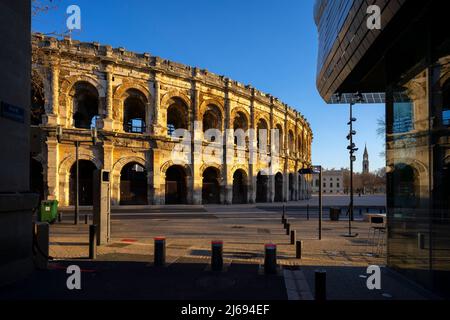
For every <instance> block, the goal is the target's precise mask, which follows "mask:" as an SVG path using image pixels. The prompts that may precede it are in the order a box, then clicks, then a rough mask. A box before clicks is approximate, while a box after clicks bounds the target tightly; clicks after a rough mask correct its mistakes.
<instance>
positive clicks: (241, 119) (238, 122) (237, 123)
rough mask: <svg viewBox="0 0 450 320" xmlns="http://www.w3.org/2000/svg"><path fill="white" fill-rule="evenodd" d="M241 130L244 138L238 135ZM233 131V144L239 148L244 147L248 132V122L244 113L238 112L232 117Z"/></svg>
mask: <svg viewBox="0 0 450 320" xmlns="http://www.w3.org/2000/svg"><path fill="white" fill-rule="evenodd" d="M239 129H241V130H242V131H243V132H244V134H245V136H240V135H238V130H239ZM233 130H234V144H235V145H237V146H240V147H245V146H246V143H247V142H248V137H247V135H246V133H247V130H248V120H247V117H246V115H245V114H244V113H242V112H240V111H238V112H236V115H235V116H234V121H233Z"/></svg>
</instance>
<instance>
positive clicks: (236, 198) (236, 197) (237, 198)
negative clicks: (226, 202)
mask: <svg viewBox="0 0 450 320" xmlns="http://www.w3.org/2000/svg"><path fill="white" fill-rule="evenodd" d="M241 203H247V174H246V173H245V171H244V170H241V169H238V170H236V171H235V172H234V174H233V204H241Z"/></svg>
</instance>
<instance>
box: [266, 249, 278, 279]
mask: <svg viewBox="0 0 450 320" xmlns="http://www.w3.org/2000/svg"><path fill="white" fill-rule="evenodd" d="M264 273H265V274H276V273H277V246H276V245H275V244H266V245H265V255H264Z"/></svg>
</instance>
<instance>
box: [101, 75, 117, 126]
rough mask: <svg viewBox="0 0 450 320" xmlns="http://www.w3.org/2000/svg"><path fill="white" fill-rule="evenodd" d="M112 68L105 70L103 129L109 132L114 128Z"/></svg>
mask: <svg viewBox="0 0 450 320" xmlns="http://www.w3.org/2000/svg"><path fill="white" fill-rule="evenodd" d="M113 76H114V71H113V68H112V67H110V66H108V67H107V68H106V115H105V118H104V119H103V129H104V130H108V131H111V130H113V128H114V120H113Z"/></svg>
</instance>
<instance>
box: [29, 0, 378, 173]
mask: <svg viewBox="0 0 450 320" xmlns="http://www.w3.org/2000/svg"><path fill="white" fill-rule="evenodd" d="M41 1H42V0H41ZM313 3H314V1H313V0H278V1H273V0H190V1H185V0H167V1H154V0H128V1H123V0H108V1H107V0H98V1H92V0H91V1H87V0H80V1H74V0H71V1H67V0H59V1H58V0H56V5H57V7H56V8H55V9H53V10H50V11H48V12H47V13H43V14H39V15H38V16H36V17H35V18H34V19H33V31H39V32H43V33H50V32H57V33H62V32H64V31H65V28H66V18H67V15H66V8H67V7H68V6H69V5H72V4H76V5H78V6H79V7H80V8H81V23H82V30H81V31H75V32H74V33H73V35H72V37H73V38H74V39H78V40H81V41H97V42H100V43H102V44H110V45H112V46H114V47H125V48H126V49H127V50H131V51H136V52H150V53H151V54H152V55H157V56H160V57H162V58H165V59H170V60H174V61H177V62H181V63H184V64H187V65H191V66H198V67H200V68H205V69H208V70H210V71H211V72H214V73H216V74H220V75H226V76H228V77H230V78H232V79H234V80H237V81H239V82H242V83H245V84H251V85H253V86H254V87H256V88H258V89H260V90H261V91H263V92H267V93H271V94H272V95H274V96H276V97H278V98H280V99H281V100H282V101H284V102H286V103H288V104H289V105H291V106H292V107H294V108H296V109H297V110H299V111H300V112H301V113H302V114H303V115H305V117H306V118H307V119H308V121H309V122H310V124H311V127H312V130H313V133H314V142H313V147H312V152H313V162H314V163H315V164H322V165H323V166H325V167H327V168H333V167H335V168H340V167H348V153H347V151H346V146H347V140H346V138H345V137H346V135H347V130H348V128H347V121H348V106H347V105H327V104H325V103H324V102H323V100H322V99H321V97H320V96H319V94H318V92H317V89H316V85H315V79H316V58H317V30H316V26H315V24H314V21H313V16H312V10H313V9H312V8H313ZM354 114H355V116H356V117H357V118H358V121H357V122H356V124H355V128H356V130H357V135H356V138H355V143H356V144H357V146H358V147H359V148H360V150H359V151H358V153H357V161H356V164H355V170H356V171H360V170H361V162H362V153H363V149H364V144H365V143H367V148H368V150H369V155H370V166H371V170H375V169H378V168H381V167H384V165H385V162H384V158H382V157H380V153H381V152H382V151H383V140H382V138H380V137H378V136H377V134H376V129H377V119H379V118H381V117H384V106H383V105H357V106H355V107H354Z"/></svg>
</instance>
